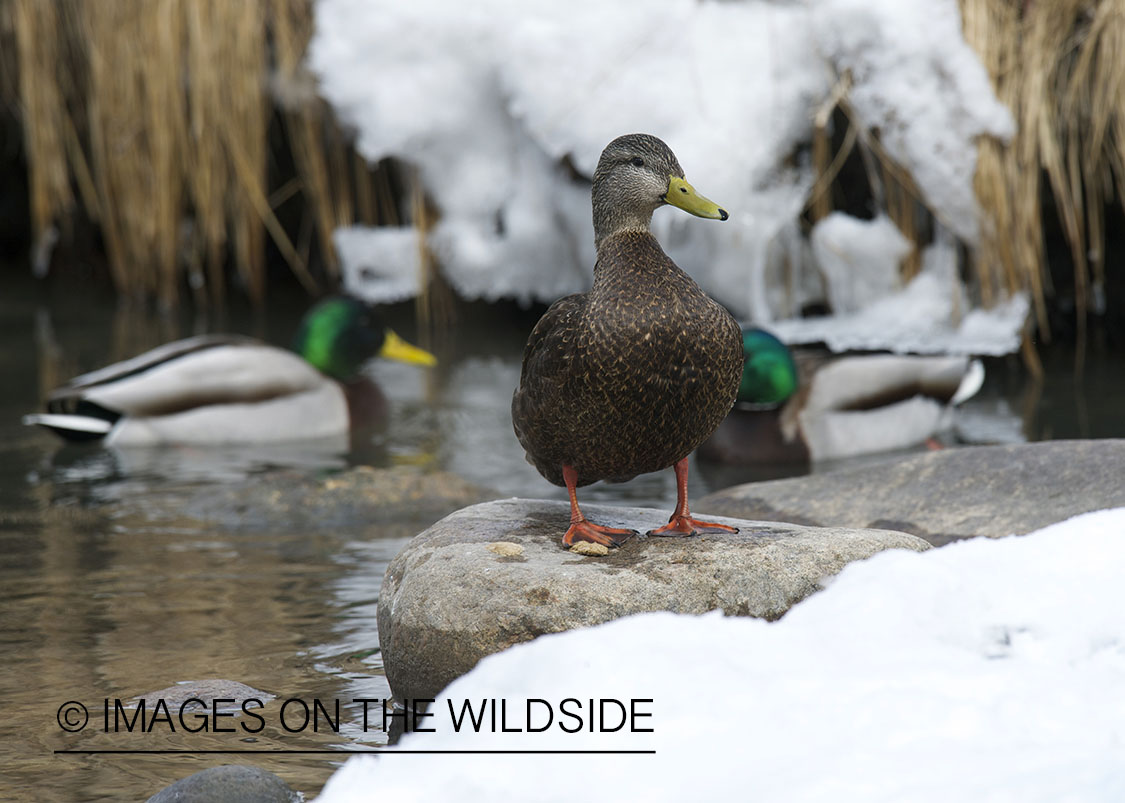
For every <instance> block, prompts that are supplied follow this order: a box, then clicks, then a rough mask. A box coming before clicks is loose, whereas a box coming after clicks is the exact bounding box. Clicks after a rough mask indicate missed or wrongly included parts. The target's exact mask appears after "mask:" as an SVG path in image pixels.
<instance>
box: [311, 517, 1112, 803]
mask: <svg viewBox="0 0 1125 803" xmlns="http://www.w3.org/2000/svg"><path fill="white" fill-rule="evenodd" d="M1123 536H1125V508H1117V509H1113V510H1104V511H1098V512H1094V513H1087V514H1083V515H1081V516H1077V517H1075V518H1073V519H1070V520H1068V521H1066V522H1063V523H1060V524H1055V525H1051V526H1049V527H1046V528H1044V529H1043V530H1040V531H1038V532H1036V533H1032V534H1030V535H1027V536H1024V537H1018V538H1006V539H995V540H994V539H975V540H972V541H964V542H959V543H956V544H953V545H950V546H948V547H945V548H943V549H937V550H931V551H929V552H925V553H921V554H919V553H911V552H904V551H903V552H898V551H892V552H884V553H881V554H879V555H876V556H875V557H873V558H871V559H869V560H867V561H864V562H861V563H855V564H852V565H850V566H848V567H847V568H846V569H844V571H843V572H841V573H840V574H839V575H838V576H837V578H836V579H835V580H834V581H832V583H831V584H830V585H829V586H828V588H827V589H826V590H825V591H823V592H821V593H820V594H817V595H815V596H813V597H811V598H809V599H808V600H806V601H805V602H803V603H801V604H799V605H797V606H796V607H795V608H793V609H792V610H791V611H790V612H789V613H788V614H787V615H786V616H785V617H784V618H782V619H781V620H780V621H778V622H774V623H767V622H765V621H761V620H755V619H747V618H744V617H731V618H724V617H722V616H721V615H719V614H707V615H704V616H700V617H692V616H677V615H673V614H669V613H654V614H641V615H637V616H633V617H629V618H626V619H620V620H617V621H614V622H611V623H607V624H604V625H599V626H597V627H593V628H588V629H584V630H576V631H571V632H568V633H563V634H558V635H550V636H544V637H541V638H539V639H536V640H535V641H533V642H530V643H528V644H523V645H519V646H516V647H513V648H511V649H509V650H507V651H505V652H502V653H499V654H497V655H494V656H492V657H489V658H486V659H485V660H483V661H481V663H480V664H479V665H478V666H477V667H476V669H474V670H473V671H472V672H470V673H469V674H468V675H466V676H464V677H462V678H461V679H460V680H458V681H456V682H454V683H453V684H451V685H450V686H449V687H448V688H447V689H446V690H445V692H444V693H443V694H442V696H441V698H439V699H438V701H437V703H436V704H435V706H434V708H433V709H432V713H433V717H432V718H430V719H428V720H424V721H423V722H422V724H423V725H424V726H426V727H433V728H435V729H436V731H437V732H435V733H424V734H423V733H418V734H409V735H407V736H405V737H404V738H403V740H402V741H401V742H400V745H399V747H400V749H402V750H439V751H440V750H554V749H570V750H597V749H602V750H607V749H608V750H655V751H656V754H655V755H581V756H576V755H568V756H558V755H491V756H490V755H440V756H437V755H407V754H400V755H393V756H386V757H384V758H379V759H376V758H371V757H366V756H363V757H356V758H352V759H351V760H349V761H348V762H347V763H346V764H345V765H344V767H343V768H342V769H340V770H339V771H338V772H337V773H336V774H335V775H334V776H333V777H332V778H331V779H330V781H329V783H328V784H327V786H326V787H325V788H324V790H323V793H322V794H321V796H320V797H319V798H317V800H318V801H319V802H320V803H351V802H352V801H366V800H375V799H379V800H383V799H391V798H399V799H407V800H454V799H456V800H460V801H465V803H471V801H478V800H479V801H486V800H487V801H494V800H541V801H573V800H656V801H663V800H667V801H673V800H702V799H717V800H747V799H753V800H764V801H771V800H823V801H864V803H869V802H870V801H899V800H910V801H948V800H997V801H1000V800H1004V801H1007V800H1019V801H1056V800H1083V801H1117V800H1122V799H1125V765H1123V764H1122V762H1121V749H1122V744H1125V618H1123V617H1122V616H1121V611H1122V610H1123V609H1125V587H1123V586H1122V584H1121V583H1120V577H1121V569H1122V567H1123V566H1125V537H1123ZM567 698H573V702H572V703H570V704H568V705H569V706H570V711H571V712H576V713H578V714H579V716H581V717H582V722H583V725H582V727H581V729H580V730H579V731H578V732H575V733H567V732H565V731H563V730H562V728H561V727H560V726H561V725H562V724H563V723H564V722H565V723H566V724H567V726H568V727H571V728H573V727H574V726H575V725H576V722H577V720H575V719H572V718H570V717H565V718H564V717H561V716H560V715H559V712H560V710H561V709H562V701H563V700H565V699H567ZM531 699H537V700H541V701H543V702H542V703H538V702H537V703H533V704H528V703H527V702H526V701H528V700H531ZM590 699H593V700H594V701H595V704H594V709H595V712H596V711H597V709H598V707H599V706H600V704H599V703H598V702H597V701H598V700H601V699H607V700H621V701H624V705H625V706H626V708H628V706H629V705H630V701H632V700H637V701H641V702H638V703H635V704H633V706H634V708H635V712H636V713H638V714H642V715H643V714H651V716H650V717H645V716H638V717H635V718H633V719H631V720H630V723H631V725H632V726H635V727H639V728H650V729H651V732H629V730H628V728H625V729H622V730H620V731H617V732H612V733H600V732H598V731H597V727H596V726H595V728H594V732H590V731H589V730H588V723H589V721H590V716H589V713H588V712H589V710H590V706H589V705H588V704H587V700H590ZM491 700H495V701H496V705H497V706H499V705H500V701H505V702H506V706H505V707H506V713H507V717H506V720H505V721H504V724H506V725H507V726H508V727H509V728H517V727H523V726H524V725H528V724H530V725H531V726H534V727H537V728H538V727H542V726H543V725H544V723H546V722H547V718H548V710H547V707H548V706H550V707H551V709H552V718H553V720H554V721H553V722H552V723H551V724H550V725H549V726H548V727H546V729H545V730H544V731H543V732H515V733H502V732H498V731H500V725H501V721H500V720H497V722H496V724H495V725H494V724H492V723H491V722H490V721H489V720H488V719H487V718H486V719H485V721H484V722H483V723H482V727H481V732H480V733H475V732H472V730H471V729H470V728H469V727H468V724H467V722H463V723H462V732H461V733H460V734H458V733H455V732H454V731H453V727H452V724H451V714H450V706H451V705H452V710H453V711H454V712H460V711H461V710H462V706H463V705H464V704H465V703H466V701H471V702H472V703H473V705H476V706H478V707H479V705H480V704H481V703H482V702H487V701H491ZM579 709H580V710H579ZM498 713H499V712H498ZM528 714H530V716H527V715H528ZM607 718H608V720H609V722H608V724H609V725H610V726H613V725H615V724H617V722H618V721H620V719H621V714H620V712H619V710H618V709H617V707H616V706H615V705H613V704H612V703H611V704H609V706H608V717H607Z"/></svg>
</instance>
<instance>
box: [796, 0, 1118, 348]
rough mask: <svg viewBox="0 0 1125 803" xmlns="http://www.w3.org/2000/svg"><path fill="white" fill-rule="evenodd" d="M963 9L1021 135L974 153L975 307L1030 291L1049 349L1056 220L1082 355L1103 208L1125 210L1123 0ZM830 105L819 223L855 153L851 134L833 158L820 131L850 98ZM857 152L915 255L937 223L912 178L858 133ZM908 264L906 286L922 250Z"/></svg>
mask: <svg viewBox="0 0 1125 803" xmlns="http://www.w3.org/2000/svg"><path fill="white" fill-rule="evenodd" d="M960 6H961V12H962V22H963V29H964V34H965V38H966V40H967V41H968V42H969V44H970V45H971V46H972V47H973V48H974V49H975V50H976V52H977V53H978V55H979V56H980V58H981V60H982V62H983V64H984V65H985V67H986V69H987V70H988V73H989V75H990V76H991V78H992V81H993V86H994V89H995V91H996V93H997V96H998V97H999V98H1000V100H1001V101H1002V102H1003V103H1005V104H1006V105H1007V106H1008V108H1009V109H1011V110H1012V113H1013V115H1014V117H1015V119H1016V123H1017V129H1018V130H1017V134H1016V136H1015V138H1014V139H1013V141H1012V142H1010V143H1007V144H1005V143H1002V142H998V141H996V140H994V139H992V138H990V137H983V138H982V139H981V140H980V142H979V149H980V150H979V156H978V161H977V172H976V176H975V182H974V187H975V190H976V195H977V198H978V201H979V203H980V205H981V208H982V211H983V220H982V227H981V237H980V242H979V243H978V244H977V246H976V247H975V248H974V249H972V250H971V252H970V254H969V257H970V267H971V269H972V270H971V274H972V276H973V278H974V280H975V285H976V288H977V292H978V295H979V298H980V301H981V302H982V303H983V304H984V305H985V306H991V305H992V304H993V303H995V302H996V301H998V300H999V299H1000V298H1002V297H1003V296H1004V295H1006V294H1008V293H1011V292H1015V291H1018V290H1026V291H1028V292H1029V293H1030V295H1031V297H1032V299H1033V303H1034V308H1035V319H1036V323H1037V326H1038V330H1039V333H1040V336H1041V337H1042V338H1043V339H1045V340H1049V339H1050V327H1049V323H1048V317H1047V308H1048V307H1047V300H1048V298H1049V297H1050V296H1052V295H1053V294H1055V293H1056V290H1061V288H1054V287H1052V285H1051V275H1050V272H1049V270H1048V266H1047V262H1046V248H1045V233H1044V221H1045V216H1046V215H1050V214H1055V215H1057V216H1058V220H1059V225H1060V228H1061V230H1062V233H1063V236H1064V238H1065V240H1066V244H1067V246H1068V250H1069V255H1070V260H1071V262H1072V264H1073V270H1074V290H1073V294H1074V299H1075V305H1076V312H1077V326H1078V337H1079V346H1080V347H1081V344H1082V342H1083V339H1084V337H1085V326H1086V313H1087V309H1088V306H1089V304H1090V301H1091V299H1095V300H1097V299H1101V298H1103V297H1104V296H1103V294H1102V288H1103V286H1104V284H1105V277H1106V270H1107V266H1106V261H1105V251H1104V244H1105V221H1104V210H1105V206H1106V204H1107V203H1109V202H1111V201H1112V199H1113V198H1114V196H1115V195H1116V198H1117V199H1118V201H1119V202H1121V203H1122V208H1123V210H1125V70H1123V69H1122V68H1121V58H1122V53H1125V0H1056V1H1055V2H1050V3H1043V2H1035V3H1029V2H1025V0H960ZM845 83H846V79H845ZM830 105H831V108H827V109H821V110H820V113H819V114H818V115H817V117H816V129H815V130H816V133H815V134H814V143H813V144H814V165H815V166H816V169H817V172H818V176H819V178H818V183H817V185H816V186H815V187H814V191H813V193H812V196H811V201H810V216H811V217H812V218H813V219H814V220H815V219H817V218H818V217H821V216H823V215H824V214H826V213H827V211H828V210H827V207H826V202H827V201H826V199H828V198H829V197H830V193H829V192H828V191H827V187H826V186H824V185H827V184H831V182H832V181H833V180H834V178H835V174H836V172H837V171H838V170H839V162H840V161H841V160H842V158H843V157H844V156H846V153H845V151H848V150H850V149H851V147H852V135H851V131H849V132H848V135H847V137H846V138H845V142H844V144H843V146H842V147H841V148H840V150H839V152H838V153H837V154H835V156H834V158H831V159H830V158H829V157H830V154H829V151H828V148H827V146H826V144H825V143H827V142H828V140H827V138H826V136H825V135H824V133H823V127H824V125H826V123H827V120H828V117H829V115H830V113H831V111H832V108H836V107H837V106H838V107H839V108H840V109H842V110H843V111H844V112H845V113H848V112H849V106H848V101H847V93H846V91H845V92H844V93H842V94H841V93H839V92H834V93H833V96H832V99H831V101H830ZM849 119H850V120H851V125H852V126H853V127H854V126H856V125H857V123H856V121H855V119H854V116H852V115H850V114H849ZM858 143H859V148H860V152H861V155H863V156H864V157H865V159H870V157H871V156H872V155H873V156H874V157H876V158H877V160H878V162H879V165H880V168H881V169H880V170H878V171H875V170H872V169H870V168H869V169H868V176H869V182H870V183H871V185H872V192H873V195H875V197H876V205H877V206H879V207H880V208H882V209H884V210H885V211H886V212H887V213H888V214H889V215H890V216H891V218H892V219H893V220H894V221H895V223H896V224H897V225H898V226H899V228H900V229H901V230H902V231H903V233H904V234H906V236H907V237H909V238H911V239H912V240H913V241H914V242H915V244H919V243H922V242H925V238H926V237H927V236H928V234H927V229H928V226H929V217H930V215H929V214H927V210H925V208H924V205H923V204H922V202H921V200H920V196H919V194H918V191H917V188H916V187H914V186H913V181H912V180H911V178H910V176H909V174H908V173H906V171H904V170H903V169H902V168H901V167H900V166H898V165H896V164H895V163H894V161H893V160H892V159H890V158H889V157H888V156H887V154H886V153H885V152H883V151H882V149H881V148H880V146H879V142H878V139H877V138H876V137H873V136H870V135H867V134H866V132H862V131H861V132H860V133H859V136H858ZM875 173H878V175H874V174H875ZM1044 182H1045V183H1044ZM1047 190H1049V194H1048V193H1047ZM1045 198H1047V199H1049V201H1048V203H1047V204H1045V203H1044V199H1045ZM931 214H932V213H931ZM913 259H914V260H915V261H914V262H913V263H911V261H908V262H907V264H906V265H904V274H905V275H910V274H911V272H912V271H914V270H916V267H917V262H916V259H917V250H915V254H914V256H913ZM1027 354H1028V352H1027V351H1026V350H1025V356H1026V355H1027Z"/></svg>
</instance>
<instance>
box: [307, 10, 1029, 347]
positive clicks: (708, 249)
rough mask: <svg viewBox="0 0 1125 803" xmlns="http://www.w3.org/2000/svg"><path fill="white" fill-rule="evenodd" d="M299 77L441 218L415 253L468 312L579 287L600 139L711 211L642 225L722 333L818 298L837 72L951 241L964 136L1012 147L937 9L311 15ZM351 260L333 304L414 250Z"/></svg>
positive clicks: (954, 22) (392, 274)
mask: <svg viewBox="0 0 1125 803" xmlns="http://www.w3.org/2000/svg"><path fill="white" fill-rule="evenodd" d="M308 62H309V67H310V68H311V70H312V71H313V72H314V73H315V74H316V75H317V77H318V79H319V82H320V91H321V93H322V95H323V96H324V97H325V98H326V99H327V100H329V102H330V103H331V104H332V105H333V107H334V108H335V110H336V112H337V113H338V115H339V116H340V117H341V118H342V119H343V120H344V121H345V122H346V123H347V124H349V125H351V126H353V127H354V128H355V130H356V133H357V147H358V148H359V150H360V152H361V153H362V154H363V155H364V156H365V157H366V158H368V159H369V160H371V161H376V160H379V159H383V158H385V157H398V158H400V159H402V160H404V161H405V162H407V163H408V164H410V165H412V166H413V168H415V169H416V173H415V175H416V178H417V180H418V181H420V182H421V184H422V186H423V187H424V189H425V191H426V193H427V195H428V196H429V198H430V199H431V200H432V201H433V203H434V204H435V205H436V206H437V207H438V209H439V210H440V222H439V223H438V225H437V226H436V227H435V228H434V229H433V230H432V231H431V232H430V233H429V242H428V244H429V246H430V248H431V249H432V251H433V253H434V254H435V255H436V256H437V257H438V258H439V260H440V262H441V265H442V270H443V271H444V274H445V275H446V277H447V278H448V279H449V281H450V282H451V284H452V285H453V286H454V288H455V289H456V290H457V291H458V292H459V293H460V294H461V295H463V296H465V297H467V298H484V299H489V300H491V299H497V298H501V297H508V298H515V299H517V300H519V301H521V302H524V303H527V302H531V301H544V302H549V301H553V300H554V299H556V298H558V297H560V296H562V295H565V294H567V293H572V292H579V291H582V290H585V289H587V288H588V286H589V284H590V281H591V276H592V265H593V261H594V251H593V243H592V239H593V237H592V226H591V220H590V198H589V192H590V187H589V176H590V175H591V174H592V172H593V169H594V165H595V164H596V162H597V158H598V156H599V154H600V152H601V150H602V148H603V147H604V146H605V145H606V144H607V143H608V142H609V141H610V140H611V139H613V138H614V137H616V136H618V135H620V134H623V133H628V132H631V131H645V132H649V133H653V134H656V135H657V136H660V137H662V138H663V139H665V141H667V142H668V143H669V145H671V146H672V149H673V150H674V151H675V152H676V154H677V155H678V157H679V160H680V162H681V164H682V165H683V167H684V169H685V172H686V174H687V177H688V179H689V181H691V182H692V183H693V184H694V185H695V186H696V187H697V188H698V189H699V190H700V192H702V193H703V194H705V195H706V196H708V197H710V198H713V199H714V200H716V201H717V202H719V203H721V204H722V205H723V207H724V208H725V209H727V210H728V211H730V213H731V219H730V220H729V221H727V222H726V223H723V224H721V225H719V224H716V223H712V222H708V221H700V220H697V219H693V218H690V217H688V216H687V215H684V214H683V213H682V212H679V211H678V210H670V209H663V210H658V212H657V214H656V216H655V218H654V221H653V227H654V230H655V232H656V235H657V236H658V237H659V238H660V240H661V242H662V243H663V245H664V247H665V249H666V250H667V251H668V252H669V254H670V255H671V256H672V258H673V259H675V260H676V261H677V263H678V264H679V265H680V266H681V267H683V268H684V269H685V270H687V271H688V272H689V273H690V274H692V276H693V277H695V279H696V280H697V281H698V282H699V283H700V284H701V285H702V286H703V288H704V289H705V290H707V291H708V292H709V293H711V294H712V295H714V296H715V297H716V298H718V299H719V300H720V301H722V302H723V303H724V304H726V305H727V306H728V307H729V308H730V309H731V311H732V312H733V313H734V314H735V315H736V316H737V317H739V318H740V319H742V320H744V321H751V320H752V321H755V322H758V323H767V322H770V321H772V320H776V319H779V318H786V317H789V316H791V315H793V314H794V313H795V312H796V311H797V310H798V309H799V307H800V305H801V303H803V302H804V301H805V300H807V299H806V298H805V295H806V293H807V292H808V290H809V288H810V287H813V288H815V287H816V286H817V284H818V282H817V280H816V275H817V270H816V265H815V263H814V262H813V261H812V259H811V257H810V252H809V249H807V248H802V247H801V245H800V240H802V239H803V238H802V236H801V235H800V234H799V231H798V217H799V215H800V214H801V211H802V209H803V207H804V205H805V203H806V201H807V199H808V195H809V191H810V189H811V187H812V183H813V181H812V179H813V174H812V169H811V166H810V164H809V159H808V158H807V148H808V143H809V142H810V141H811V134H812V119H813V116H814V114H815V112H816V110H817V109H818V108H819V107H820V106H821V105H822V104H823V103H824V102H825V101H826V99H827V98H828V97H829V96H830V94H831V91H832V85H833V83H834V81H835V76H836V75H837V74H838V73H839V72H840V71H844V70H848V71H850V72H851V75H852V78H853V82H854V84H853V92H852V100H851V102H852V104H853V107H854V108H855V110H856V113H857V115H859V116H860V118H861V119H862V121H863V123H864V124H865V125H867V126H870V127H877V128H878V129H879V130H880V132H881V136H882V138H883V141H884V145H885V147H886V149H887V150H888V151H889V152H890V153H891V154H892V156H894V157H895V158H897V159H899V160H901V162H902V163H903V165H904V166H905V167H906V168H907V169H908V170H909V171H910V172H911V173H912V174H913V175H914V177H915V179H916V181H917V183H918V186H919V187H920V189H921V191H922V193H923V194H924V196H925V199H926V201H927V203H928V204H929V205H930V206H931V207H932V208H934V209H935V211H936V212H937V214H938V215H939V217H940V219H941V220H943V221H944V222H945V224H946V225H947V226H948V227H950V228H951V229H952V230H953V231H954V232H956V234H957V235H958V236H959V237H960V238H961V239H962V240H964V241H966V242H972V241H973V240H974V239H975V237H976V230H977V216H978V210H977V208H976V203H975V200H974V198H973V192H972V175H973V171H974V169H975V165H976V153H977V151H976V142H975V141H976V138H977V137H979V136H981V135H985V134H992V135H996V136H1001V137H1003V136H1007V135H1009V134H1010V133H1011V130H1012V122H1011V116H1010V115H1009V114H1008V112H1007V110H1006V109H1004V107H1003V106H1001V105H1000V104H999V102H998V101H997V100H996V98H995V96H994V95H993V93H992V90H991V88H990V86H989V84H988V79H987V76H986V74H985V72H984V69H983V67H982V66H981V65H980V63H979V60H978V59H977V58H976V56H975V55H974V54H973V52H972V51H971V50H970V49H969V48H968V46H967V45H966V44H965V43H964V41H963V39H962V38H961V35H960V18H959V13H958V11H957V3H956V0H878V2H867V1H866V0H865V2H859V1H858V0H807V1H806V2H792V3H777V2H767V1H766V0H745V1H744V2H697V0H649V1H648V2H640V0H623V1H622V2H616V3H606V2H604V1H603V0H575V1H574V2H570V3H558V2H553V1H552V0H528V2H524V3H520V4H512V3H509V2H506V1H505V0H479V1H478V2H474V3H456V2H452V0H418V1H417V2H413V3H409V4H403V3H394V2H390V0H319V2H318V3H317V6H316V33H315V35H314V37H313V40H312V42H311V43H310V47H309V56H308ZM391 236H396V237H397V236H399V235H391ZM339 239H340V238H339V237H338V240H339ZM352 242H353V243H356V244H359V243H361V242H365V243H366V244H367V246H366V247H367V248H368V249H369V250H370V256H368V257H364V256H363V255H362V254H361V253H360V252H358V251H357V250H353V251H352V252H350V253H349V254H348V255H347V256H345V258H344V264H345V266H346V268H347V269H346V285H345V286H346V287H347V288H348V289H349V290H351V291H353V292H356V293H358V294H360V295H364V296H365V297H368V298H370V299H372V300H378V299H380V298H384V299H386V300H393V299H397V298H401V296H402V294H404V293H408V292H416V288H417V281H418V280H417V268H416V263H417V251H416V250H412V249H408V248H390V249H387V250H386V251H385V252H380V251H378V248H379V245H380V242H379V240H378V239H376V238H370V239H366V240H362V239H359V238H357V239H354V240H352ZM356 264H360V265H362V264H369V265H370V264H377V269H374V270H367V271H363V270H354V269H352V268H350V267H347V266H351V265H356ZM786 271H792V275H790V276H788V277H787V276H786ZM372 277H373V278H374V283H373V284H371V285H370V286H367V287H365V286H364V283H365V281H366V280H367V279H368V278H372ZM841 292H842V291H841ZM856 294H857V291H853V292H852V295H853V296H855V295H856ZM1005 320H1006V319H1005ZM993 350H995V347H994V348H993Z"/></svg>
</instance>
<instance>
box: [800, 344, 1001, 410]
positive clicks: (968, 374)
mask: <svg viewBox="0 0 1125 803" xmlns="http://www.w3.org/2000/svg"><path fill="white" fill-rule="evenodd" d="M983 379H984V369H983V367H982V366H981V364H980V362H979V361H977V360H972V359H970V358H969V357H959V356H952V357H947V356H919V355H896V354H872V355H863V356H853V357H842V358H840V359H836V360H831V361H829V362H826V363H825V364H823V365H822V366H820V367H819V369H818V370H817V371H816V372H815V375H814V377H813V379H812V382H811V383H810V385H809V392H808V396H807V397H806V398H805V400H804V404H803V407H804V409H805V410H807V411H810V412H813V411H822V410H871V409H875V408H878V407H885V406H889V405H891V404H895V403H897V402H900V401H904V400H906V399H910V398H914V397H916V396H922V397H925V398H928V399H933V400H934V401H936V402H938V403H940V404H950V403H954V404H957V403H960V402H962V401H964V400H965V399H967V398H969V397H971V396H972V395H973V394H975V393H976V391H977V390H979V389H980V386H981V383H982V382H983Z"/></svg>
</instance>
